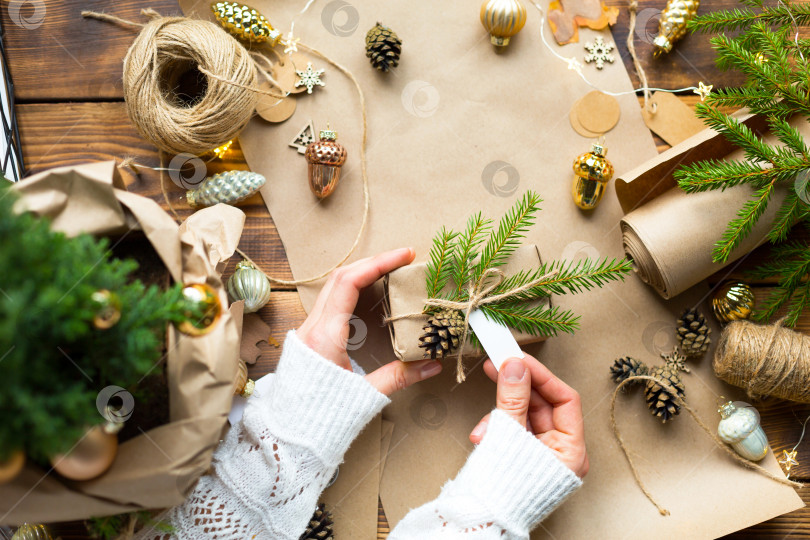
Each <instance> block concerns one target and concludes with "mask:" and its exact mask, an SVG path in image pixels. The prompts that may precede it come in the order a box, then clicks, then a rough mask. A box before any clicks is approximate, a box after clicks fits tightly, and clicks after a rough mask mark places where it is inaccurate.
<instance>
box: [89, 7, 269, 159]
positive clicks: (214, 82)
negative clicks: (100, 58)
mask: <svg viewBox="0 0 810 540" xmlns="http://www.w3.org/2000/svg"><path fill="white" fill-rule="evenodd" d="M143 14H144V15H146V16H148V17H150V18H151V20H150V21H149V22H147V23H146V24H140V23H135V22H132V21H127V20H125V19H120V18H118V17H115V16H111V15H106V14H99V13H93V12H83V15H84V16H85V17H93V18H97V19H102V20H108V21H112V22H116V23H119V24H123V25H127V26H136V27H141V31H140V32H139V33H138V35H137V37H136V38H135V40H134V41H133V43H132V45H131V46H130V48H129V51H127V55H126V57H125V58H124V73H123V86H124V100H125V101H126V109H127V114H128V115H129V118H130V120H131V121H132V123H133V124H134V125H135V127H136V128H137V130H138V132H139V133H140V134H141V136H143V137H144V138H145V139H146V140H148V141H149V142H151V143H152V144H154V145H155V146H157V147H158V148H159V149H161V150H163V151H165V152H169V153H172V154H180V153H184V152H187V153H190V154H195V155H199V154H202V153H204V152H207V151H209V150H211V149H212V148H216V147H217V146H219V145H221V144H222V143H223V142H226V141H229V140H231V139H233V138H234V137H236V136H237V135H238V134H239V133H240V132H241V131H242V129H244V127H245V126H246V125H247V123H248V121H249V120H250V119H251V117H252V116H253V112H254V110H255V109H256V104H257V102H258V99H259V94H260V93H261V92H257V91H256V90H257V85H258V75H257V68H256V64H255V62H254V61H253V59H252V58H251V55H250V53H249V52H248V51H247V49H245V47H243V46H242V45H241V44H240V43H239V42H238V41H237V40H236V39H235V38H233V37H232V36H231V35H230V34H228V33H227V32H226V31H224V30H223V29H222V28H220V27H219V26H217V25H216V24H215V23H212V22H209V21H201V20H195V19H189V18H186V17H162V16H161V15H160V14H158V13H157V12H155V11H154V10H150V9H146V10H143ZM194 69H196V70H197V71H199V73H200V74H202V75H203V76H204V77H205V83H206V84H205V87H204V89H202V91H201V92H200V94H201V95H198V96H182V95H180V94H179V93H178V90H177V89H178V86H179V84H180V82H181V77H182V76H183V75H185V74H187V73H189V72H190V71H191V70H194Z"/></svg>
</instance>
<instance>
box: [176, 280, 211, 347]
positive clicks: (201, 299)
mask: <svg viewBox="0 0 810 540" xmlns="http://www.w3.org/2000/svg"><path fill="white" fill-rule="evenodd" d="M183 298H184V299H185V301H186V302H187V304H188V307H187V309H186V311H185V320H184V321H183V322H181V323H179V324H177V325H176V326H177V329H178V330H179V331H180V332H182V333H184V334H186V335H187V336H191V337H200V336H204V335H206V334H208V333H210V332H211V331H212V330H213V329H214V328H216V323H217V321H219V318H220V317H221V316H222V303H221V302H220V301H219V295H217V291H216V290H214V288H213V287H211V286H210V285H207V284H205V283H193V284H191V285H186V286H185V287H183Z"/></svg>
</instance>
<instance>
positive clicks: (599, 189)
mask: <svg viewBox="0 0 810 540" xmlns="http://www.w3.org/2000/svg"><path fill="white" fill-rule="evenodd" d="M606 154H607V148H605V147H604V146H603V145H602V144H600V143H598V142H597V143H593V146H592V147H591V151H590V152H586V153H584V154H582V155H581V156H579V157H578V158H577V159H576V160H575V161H574V174H576V177H575V178H574V186H573V190H572V195H573V197H574V202H575V203H576V205H577V206H579V207H580V208H582V209H583V210H593V209H594V208H596V207H597V206H599V203H600V202H601V200H602V195H604V193H605V187H606V186H607V184H608V182H609V181H610V179H611V178H613V164H612V163H611V162H610V161H608V160H607V158H606V157H605V155H606Z"/></svg>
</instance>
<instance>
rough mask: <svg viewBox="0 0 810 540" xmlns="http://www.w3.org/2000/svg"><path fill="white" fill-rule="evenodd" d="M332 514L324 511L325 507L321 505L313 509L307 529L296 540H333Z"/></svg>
mask: <svg viewBox="0 0 810 540" xmlns="http://www.w3.org/2000/svg"><path fill="white" fill-rule="evenodd" d="M333 525H334V522H333V521H332V512H329V511H327V510H326V506H325V505H324V504H323V503H321V504H319V505H318V508H316V509H315V513H314V514H312V517H311V518H310V520H309V524H308V525H307V529H306V530H305V531H304V534H302V535H301V538H299V539H298V540H334V538H335V533H334V532H333V531H332V526H333Z"/></svg>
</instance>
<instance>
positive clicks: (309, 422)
mask: <svg viewBox="0 0 810 540" xmlns="http://www.w3.org/2000/svg"><path fill="white" fill-rule="evenodd" d="M388 403H389V400H388V398H387V397H385V396H384V395H383V394H381V393H380V392H378V391H377V390H376V389H375V388H374V387H373V386H371V385H370V384H369V383H368V382H367V381H366V380H365V379H364V378H363V377H361V376H359V375H356V374H354V373H352V372H351V371H348V370H345V369H343V368H341V367H338V366H337V365H335V364H334V363H332V362H330V361H328V360H326V359H325V358H323V357H322V356H320V355H318V354H317V353H315V352H314V351H312V350H311V349H310V348H308V347H307V346H306V345H304V344H303V343H302V342H301V340H300V339H298V336H297V335H296V334H295V332H294V331H291V332H289V333H288V334H287V339H286V341H285V342H284V351H283V353H282V356H281V362H280V363H279V365H278V369H277V370H276V374H275V375H274V380H273V382H272V385H271V387H270V392H268V393H267V394H266V395H254V396H252V397H251V398H250V399H249V400H248V405H247V407H246V409H245V414H244V416H243V418H242V421H241V422H239V423H238V424H237V425H235V426H234V427H233V428H231V430H230V431H229V433H228V435H227V437H226V439H225V440H224V441H223V442H222V443H220V446H219V448H217V450H216V452H215V454H214V461H213V472H212V474H209V475H206V476H203V477H202V478H200V480H199V482H198V483H197V485H196V487H195V488H194V490H193V492H192V493H191V495H190V496H189V497H188V499H187V500H186V502H185V503H184V504H182V505H181V506H178V507H176V508H175V509H174V510H172V511H171V514H170V521H171V524H172V526H173V527H174V529H175V533H174V535H175V537H176V538H178V539H181V540H187V539H188V540H190V539H195V540H196V539H206V538H217V539H220V540H246V539H250V538H255V539H271V538H272V539H278V540H288V539H289V540H298V538H299V537H300V536H301V534H302V533H303V532H304V529H305V528H306V526H307V523H309V518H310V517H311V516H312V513H313V512H314V510H315V506H316V504H317V500H318V497H319V496H320V494H321V492H322V491H323V489H324V488H325V487H326V484H327V483H328V482H329V480H330V478H331V477H332V475H333V474H334V472H335V468H336V467H337V466H338V465H339V464H340V463H341V461H343V455H344V454H345V453H346V450H347V449H348V448H349V445H350V444H351V443H352V441H353V440H354V439H355V438H356V437H357V435H358V434H359V433H360V431H361V430H362V429H363V428H364V427H365V425H366V424H367V423H368V422H369V421H370V420H371V419H372V418H373V417H374V416H376V415H377V414H378V413H379V412H380V411H381V410H382V408H383V407H384V406H385V405H386V404H388Z"/></svg>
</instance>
